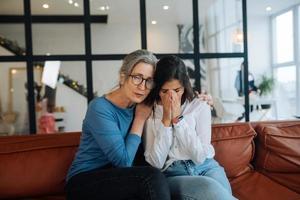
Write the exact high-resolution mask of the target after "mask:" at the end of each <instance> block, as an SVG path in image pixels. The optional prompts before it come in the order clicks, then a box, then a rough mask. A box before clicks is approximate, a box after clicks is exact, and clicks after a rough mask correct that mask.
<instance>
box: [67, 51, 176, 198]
mask: <svg viewBox="0 0 300 200" xmlns="http://www.w3.org/2000/svg"><path fill="white" fill-rule="evenodd" d="M155 64H156V57H155V56H154V55H153V54H152V53H150V52H148V51H146V50H137V51H135V52H132V53H130V54H129V55H127V56H126V57H125V58H124V60H123V64H122V67H121V69H120V81H119V87H118V88H117V89H116V90H114V91H112V92H110V93H108V94H106V95H104V96H102V97H99V98H96V99H94V100H93V101H92V102H91V103H90V104H89V107H88V110H87V113H86V116H85V119H84V121H83V126H82V136H81V140H80V145H79V148H78V152H77V154H76V157H75V159H74V161H73V163H72V165H71V167H70V169H69V172H68V176H67V185H66V193H67V199H72V200H74V199H75V200H76V199H84V200H88V199H110V200H113V199H151V200H165V199H166V200H168V199H170V192H169V188H168V184H167V182H166V179H165V177H164V175H163V174H162V173H161V172H160V171H159V170H158V169H155V168H153V167H131V165H132V162H133V159H134V156H135V154H136V151H137V149H138V146H139V144H140V141H141V135H142V130H143V126H144V123H145V121H146V119H147V118H148V116H149V114H150V112H151V108H150V109H149V108H148V107H147V106H145V105H142V104H140V103H141V102H142V101H143V100H144V99H145V98H146V97H147V95H148V94H149V92H150V90H151V89H152V88H153V73H154V70H155Z"/></svg>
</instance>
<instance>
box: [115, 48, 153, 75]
mask: <svg viewBox="0 0 300 200" xmlns="http://www.w3.org/2000/svg"><path fill="white" fill-rule="evenodd" d="M140 62H142V63H147V64H150V65H152V66H153V68H154V70H155V67H156V63H157V58H156V56H155V55H154V54H153V53H152V52H150V51H147V50H144V49H139V50H136V51H134V52H131V53H130V54H128V55H127V56H125V58H124V59H123V64H122V66H121V69H120V71H119V73H120V75H124V76H125V80H127V79H128V77H129V75H130V74H131V72H132V70H133V68H134V67H135V66H136V65H137V64H138V63H140Z"/></svg>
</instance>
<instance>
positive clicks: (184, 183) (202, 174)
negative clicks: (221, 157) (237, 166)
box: [164, 159, 235, 200]
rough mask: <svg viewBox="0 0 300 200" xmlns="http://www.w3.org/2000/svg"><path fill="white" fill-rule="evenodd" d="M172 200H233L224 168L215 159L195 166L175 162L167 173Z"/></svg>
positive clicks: (186, 161)
mask: <svg viewBox="0 0 300 200" xmlns="http://www.w3.org/2000/svg"><path fill="white" fill-rule="evenodd" d="M164 174H165V175H166V177H167V180H168V183H169V187H170V190H171V196H172V200H175V199H176V200H177V199H178V200H179V199H180V200H183V199H184V200H200V199H201V200H231V199H235V198H234V197H233V196H232V191H231V187H230V183H229V181H228V179H227V177H226V174H225V171H224V168H223V167H221V166H220V165H219V163H218V162H217V161H215V160H214V159H206V160H205V161H204V163H202V164H200V165H195V164H194V163H193V161H191V160H179V161H175V162H173V163H172V164H171V165H170V166H169V167H168V168H167V169H166V170H165V171H164Z"/></svg>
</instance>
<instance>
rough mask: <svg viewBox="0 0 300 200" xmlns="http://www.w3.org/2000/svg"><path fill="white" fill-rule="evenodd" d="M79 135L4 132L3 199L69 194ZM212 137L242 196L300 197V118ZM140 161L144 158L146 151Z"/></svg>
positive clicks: (221, 128)
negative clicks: (68, 179)
mask: <svg viewBox="0 0 300 200" xmlns="http://www.w3.org/2000/svg"><path fill="white" fill-rule="evenodd" d="M79 138H80V133H63V134H62V133H61V134H50V135H30V136H10V137H1V138H0V199H27V200H29V199H57V200H58V199H64V184H65V175H66V173H67V170H68V167H69V165H70V163H71V161H72V159H73V157H74V153H75V152H76V148H77V146H78V143H79ZM212 142H213V145H214V147H215V150H216V159H217V160H218V161H219V162H220V163H221V165H223V166H224V168H225V170H226V173H227V176H228V177H229V179H230V183H231V185H232V189H233V193H234V196H235V197H237V198H238V199H241V200H265V199H267V200H268V199H270V200H296V199H300V121H286V122H264V123H234V124H222V125H221V124H220V125H214V126H213V134H212ZM136 164H137V165H140V164H145V163H144V161H143V154H142V152H141V151H140V152H139V153H138V155H137V159H136ZM199 189H201V188H199Z"/></svg>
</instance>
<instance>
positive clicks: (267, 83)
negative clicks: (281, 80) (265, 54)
mask: <svg viewBox="0 0 300 200" xmlns="http://www.w3.org/2000/svg"><path fill="white" fill-rule="evenodd" d="M274 85H275V80H274V78H273V77H267V76H265V75H262V77H261V82H260V83H259V84H258V86H257V88H258V94H259V96H267V95H269V94H270V93H272V91H273V88H274ZM270 107H271V105H270V104H266V105H261V108H262V109H268V108H270Z"/></svg>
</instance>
